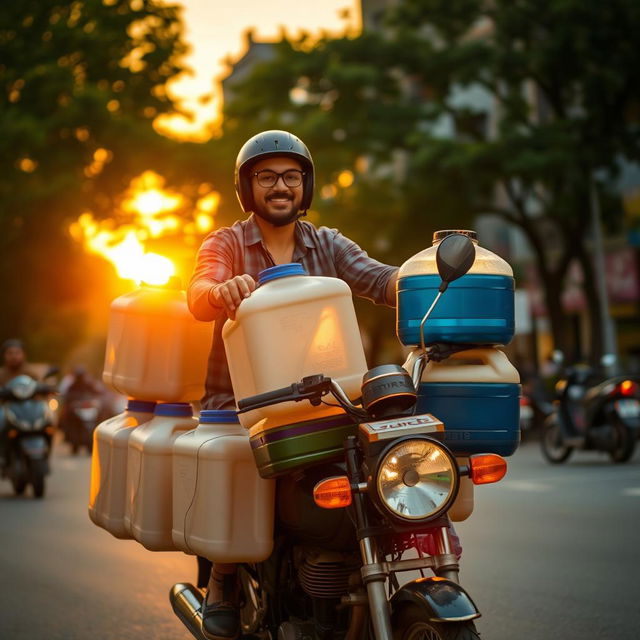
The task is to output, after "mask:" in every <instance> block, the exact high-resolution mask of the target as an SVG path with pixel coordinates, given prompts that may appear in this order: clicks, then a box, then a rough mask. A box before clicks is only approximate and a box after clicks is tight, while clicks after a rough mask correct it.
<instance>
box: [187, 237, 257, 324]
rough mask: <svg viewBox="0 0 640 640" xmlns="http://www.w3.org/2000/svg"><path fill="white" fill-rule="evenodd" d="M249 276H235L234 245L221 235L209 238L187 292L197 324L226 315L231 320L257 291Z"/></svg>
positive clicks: (199, 254)
mask: <svg viewBox="0 0 640 640" xmlns="http://www.w3.org/2000/svg"><path fill="white" fill-rule="evenodd" d="M255 288H256V283H255V281H254V279H253V278H252V277H251V276H250V275H248V274H243V275H237V276H234V275H233V245H232V243H230V242H229V240H228V238H225V237H224V235H223V234H222V233H220V232H218V233H214V234H212V235H210V236H209V237H207V238H206V239H205V240H204V242H203V243H202V246H201V247H200V250H199V251H198V257H197V260H196V266H195V269H194V272H193V276H192V277H191V281H190V283H189V288H188V290H187V301H188V304H189V309H190V311H191V313H192V314H193V315H194V317H195V318H196V319H197V320H204V321H211V320H217V319H218V318H220V317H223V315H226V316H228V317H229V318H231V319H232V320H233V319H234V318H235V315H236V309H237V308H238V306H239V305H240V303H241V302H242V301H243V300H244V299H245V298H248V297H249V296H250V295H251V293H252V292H253V291H254V290H255Z"/></svg>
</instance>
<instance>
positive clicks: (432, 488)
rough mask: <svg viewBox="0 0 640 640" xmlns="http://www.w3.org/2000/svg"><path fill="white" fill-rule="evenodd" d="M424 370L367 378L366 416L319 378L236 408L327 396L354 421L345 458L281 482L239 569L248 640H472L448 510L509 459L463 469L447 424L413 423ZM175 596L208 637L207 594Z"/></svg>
mask: <svg viewBox="0 0 640 640" xmlns="http://www.w3.org/2000/svg"><path fill="white" fill-rule="evenodd" d="M447 240H448V238H446V239H445V240H443V241H442V245H443V246H444V247H445V248H446V246H447V244H450V243H447ZM465 240H466V239H465ZM469 244H471V243H470V242H469ZM471 262H473V257H472V258H471ZM471 262H470V263H468V264H466V263H465V264H464V265H462V264H460V259H459V260H458V263H457V271H455V273H456V274H457V275H455V274H451V273H449V274H448V275H447V277H446V278H445V276H443V280H445V282H447V281H449V282H450V281H452V280H453V279H455V278H456V277H460V276H461V275H463V273H465V272H466V270H468V269H469V267H470V266H471ZM465 265H466V266H465ZM441 275H443V274H442V272H441ZM443 287H444V288H446V285H443ZM444 288H442V291H444ZM432 309H433V306H432ZM427 354H428V350H427ZM420 362H421V364H420V365H418V366H416V368H415V370H414V371H413V380H412V377H411V376H410V375H409V374H408V373H407V372H406V371H405V370H404V369H403V368H402V367H400V366H397V365H383V366H382V367H376V368H374V369H372V370H370V371H369V372H367V374H365V377H364V379H363V388H362V392H363V402H362V407H356V406H354V405H353V404H352V403H351V402H350V401H349V399H348V398H347V396H346V394H345V393H344V392H343V391H342V389H341V388H340V386H339V385H338V384H337V383H336V382H335V381H332V380H331V379H330V378H326V377H324V376H322V375H318V376H310V377H308V378H304V379H303V380H302V381H301V382H299V383H296V384H293V385H291V387H287V388H284V389H279V390H276V391H272V392H269V393H265V394H261V395H259V396H254V397H252V398H246V399H244V400H241V401H240V402H239V403H238V407H239V409H240V410H241V411H250V410H254V409H258V408H260V407H264V406H268V405H271V404H276V403H280V402H287V401H303V400H304V401H306V400H308V401H309V402H311V404H312V405H318V404H320V402H322V397H323V396H325V395H326V394H331V395H332V396H333V399H334V400H335V402H337V403H338V405H340V406H341V407H342V408H343V409H344V411H345V412H346V413H347V414H348V415H349V416H351V417H352V418H353V419H354V421H355V422H356V423H358V424H359V427H358V435H357V436H349V437H348V438H347V439H346V441H345V443H344V458H343V460H342V461H336V462H334V463H324V464H320V465H317V466H313V467H310V468H307V469H304V470H302V471H297V472H294V473H293V474H288V475H285V476H282V477H281V478H279V479H278V484H277V491H276V496H277V497H276V503H277V504H276V513H277V526H276V540H275V547H274V551H273V553H272V554H271V556H270V557H269V558H268V559H267V560H266V561H264V562H262V563H259V564H255V565H247V564H245V565H241V568H240V570H239V582H240V586H241V591H242V596H241V602H242V608H241V621H242V632H243V634H244V635H245V636H247V635H252V636H253V637H260V638H265V639H266V638H275V637H277V638H278V639H279V640H297V639H301V638H309V639H314V640H320V639H327V640H328V639H329V638H345V639H347V640H357V639H358V640H359V639H364V638H375V639H376V640H391V638H392V637H394V638H398V639H399V640H419V639H424V638H432V639H434V640H454V639H457V640H477V638H478V635H477V632H476V630H475V626H474V623H473V620H474V619H475V618H477V617H479V616H480V612H479V611H478V609H477V607H476V606H475V604H474V603H473V601H472V599H471V598H470V596H469V595H468V594H467V592H466V591H465V590H464V588H463V587H462V586H460V584H459V581H458V572H459V564H458V558H459V553H460V551H461V550H460V548H459V546H458V544H457V537H456V536H455V534H454V533H453V529H452V527H451V523H450V521H449V518H448V516H447V513H448V511H449V509H450V508H451V506H452V504H453V502H454V501H455V498H456V495H457V492H458V488H459V483H460V477H461V476H469V477H470V478H471V480H472V481H473V482H474V483H477V484H480V483H487V482H496V481H498V480H500V479H501V478H502V477H503V476H504V473H505V472H506V462H505V461H504V460H503V459H502V458H501V457H500V456H496V455H493V454H490V455H486V456H485V455H478V456H472V457H471V459H470V463H469V465H465V466H459V465H458V463H457V461H456V459H455V457H454V456H453V455H452V453H451V452H450V451H449V449H448V448H447V447H446V446H445V445H444V444H443V443H442V429H443V425H442V423H441V422H439V421H438V420H437V419H436V418H434V417H433V416H431V415H429V414H423V415H418V416H414V415H412V411H413V407H414V405H415V401H416V384H417V382H418V381H419V380H420V377H421V375H422V368H423V366H424V364H425V359H421V360H420ZM324 509H328V511H325V510H324ZM406 552H409V553H408V555H409V556H411V557H409V558H404V557H403V556H404V554H405V553H406ZM407 571H413V572H420V574H421V577H420V578H418V579H415V580H412V581H409V582H406V584H404V585H402V586H401V585H400V580H399V579H398V575H399V574H401V573H402V572H407ZM427 571H428V572H430V573H431V574H433V575H431V576H427V575H425V572H427ZM170 598H171V603H172V606H173V609H174V611H175V613H176V614H177V616H178V617H179V618H180V619H181V621H182V622H183V623H184V624H185V625H186V626H187V627H188V628H189V630H190V631H191V633H192V634H193V635H194V637H196V638H203V637H204V636H203V635H202V627H201V625H202V619H201V614H200V607H201V602H202V594H201V593H200V592H199V591H198V590H197V589H196V588H195V587H193V586H192V585H190V584H188V583H180V584H177V585H174V587H173V589H172V591H171V594H170Z"/></svg>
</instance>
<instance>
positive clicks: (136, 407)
mask: <svg viewBox="0 0 640 640" xmlns="http://www.w3.org/2000/svg"><path fill="white" fill-rule="evenodd" d="M156 404H158V403H157V402H150V401H147V400H134V399H133V398H129V400H127V411H131V412H134V413H153V411H154V410H155V408H156Z"/></svg>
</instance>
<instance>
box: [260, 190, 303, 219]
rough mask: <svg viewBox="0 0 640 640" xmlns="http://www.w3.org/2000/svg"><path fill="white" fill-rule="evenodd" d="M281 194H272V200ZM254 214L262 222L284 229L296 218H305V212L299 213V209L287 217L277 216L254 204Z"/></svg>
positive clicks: (292, 211)
mask: <svg viewBox="0 0 640 640" xmlns="http://www.w3.org/2000/svg"><path fill="white" fill-rule="evenodd" d="M278 195H281V194H273V196H272V197H273V198H275V197H277V196H278ZM254 213H255V214H256V215H257V216H260V217H261V218H262V219H263V220H266V221H267V222H268V223H269V224H272V225H273V226H274V227H286V226H287V225H288V224H291V223H292V222H295V221H296V220H298V218H302V216H306V215H307V212H306V211H300V210H299V209H292V210H291V212H290V213H289V215H286V216H281V215H278V214H274V213H270V212H269V211H266V210H265V208H263V207H262V206H261V205H258V204H257V203H256V205H255V207H254Z"/></svg>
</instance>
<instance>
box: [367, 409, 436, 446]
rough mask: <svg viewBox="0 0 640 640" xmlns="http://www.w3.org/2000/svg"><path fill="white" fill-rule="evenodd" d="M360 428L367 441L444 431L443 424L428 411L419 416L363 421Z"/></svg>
mask: <svg viewBox="0 0 640 640" xmlns="http://www.w3.org/2000/svg"><path fill="white" fill-rule="evenodd" d="M360 430H361V431H362V432H363V433H364V434H366V437H367V440H368V441H369V442H375V441H377V440H386V439H387V438H397V437H398V436H401V435H405V434H416V433H435V432H438V431H444V424H442V422H440V420H438V419H437V418H435V417H434V416H432V415H431V414H430V413H423V414H421V415H419V416H407V417H404V418H394V419H393V420H378V421H376V422H363V423H362V424H360Z"/></svg>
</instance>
